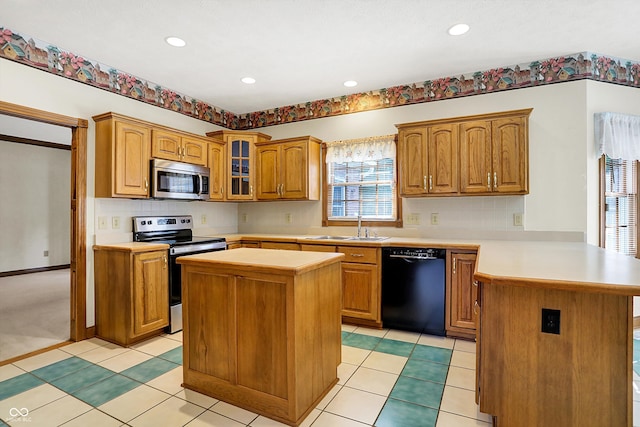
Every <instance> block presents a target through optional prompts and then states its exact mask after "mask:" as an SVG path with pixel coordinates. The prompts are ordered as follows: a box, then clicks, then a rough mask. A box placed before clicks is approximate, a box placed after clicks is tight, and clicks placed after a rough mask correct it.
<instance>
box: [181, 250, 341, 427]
mask: <svg viewBox="0 0 640 427" xmlns="http://www.w3.org/2000/svg"><path fill="white" fill-rule="evenodd" d="M341 258H342V255H339V254H318V253H316V254H311V253H302V252H299V251H295V252H294V251H290V252H289V253H288V254H287V256H286V258H284V257H283V256H282V254H281V252H280V251H269V250H262V249H258V250H256V249H236V250H234V251H219V252H212V253H209V254H201V255H196V256H192V257H183V258H180V259H179V260H178V262H179V263H181V264H182V274H183V276H182V277H183V289H182V290H183V310H184V311H183V316H184V331H183V336H184V340H183V341H184V345H183V356H184V357H183V367H184V370H183V371H184V372H183V379H184V387H186V388H189V389H193V390H196V391H198V392H201V393H204V394H207V395H209V396H212V397H215V398H217V399H220V400H224V401H226V402H229V403H231V404H233V405H236V406H240V407H242V408H245V409H248V410H251V411H252V412H256V413H259V414H262V415H265V416H267V417H269V418H272V419H275V420H278V421H281V422H284V423H286V424H289V425H300V423H301V422H302V421H303V419H304V418H305V417H306V416H307V415H308V414H309V413H310V412H311V411H312V410H313V408H315V407H316V406H317V405H318V403H319V402H320V400H321V399H322V398H323V397H324V396H325V395H326V394H327V392H329V390H330V389H331V388H332V387H333V386H334V385H335V384H336V383H337V381H338V378H337V367H338V365H339V364H340V362H341V339H340V285H339V280H340V259H341Z"/></svg>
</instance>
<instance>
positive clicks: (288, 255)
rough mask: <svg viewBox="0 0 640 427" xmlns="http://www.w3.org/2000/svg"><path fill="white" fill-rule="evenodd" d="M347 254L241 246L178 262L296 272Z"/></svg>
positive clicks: (252, 269)
mask: <svg viewBox="0 0 640 427" xmlns="http://www.w3.org/2000/svg"><path fill="white" fill-rule="evenodd" d="M342 258H344V254H338V253H327V252H302V251H282V250H276V249H256V248H239V249H232V250H229V251H217V252H206V253H202V254H196V255H187V256H183V257H179V258H178V260H177V262H178V263H179V264H189V265H202V266H206V267H211V266H222V267H231V268H236V267H243V268H247V269H251V271H254V272H264V273H279V274H290V275H296V274H301V273H304V272H307V271H310V270H314V269H316V268H319V267H323V266H325V265H328V264H332V263H334V262H336V261H340V260H341V259H342Z"/></svg>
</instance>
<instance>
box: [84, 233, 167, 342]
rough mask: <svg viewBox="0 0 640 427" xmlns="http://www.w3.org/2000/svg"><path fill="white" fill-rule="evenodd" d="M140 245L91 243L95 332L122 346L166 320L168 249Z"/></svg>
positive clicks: (158, 330)
mask: <svg viewBox="0 0 640 427" xmlns="http://www.w3.org/2000/svg"><path fill="white" fill-rule="evenodd" d="M163 246H166V245H163ZM141 248H143V246H137V245H135V244H131V245H129V247H127V246H125V245H122V246H95V247H94V260H95V292H96V297H95V298H96V335H97V336H98V337H100V338H102V339H105V340H107V341H110V342H113V343H116V344H119V345H122V346H129V345H130V344H133V343H135V342H137V341H141V340H143V339H146V338H148V337H150V336H153V335H156V334H159V333H161V332H162V330H163V328H164V327H165V326H167V325H168V324H169V285H168V279H169V274H168V271H167V268H168V265H167V262H168V259H167V249H162V250H158V249H157V248H156V249H151V250H149V249H146V250H145V249H141Z"/></svg>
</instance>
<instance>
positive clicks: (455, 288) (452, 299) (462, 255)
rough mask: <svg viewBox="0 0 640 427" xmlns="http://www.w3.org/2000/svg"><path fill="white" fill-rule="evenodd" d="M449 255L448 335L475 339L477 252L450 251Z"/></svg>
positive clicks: (446, 327) (446, 326)
mask: <svg viewBox="0 0 640 427" xmlns="http://www.w3.org/2000/svg"><path fill="white" fill-rule="evenodd" d="M448 255H449V256H448V258H449V259H448V261H449V265H450V270H449V280H448V281H447V292H446V294H447V303H446V304H447V307H446V323H445V329H446V331H447V336H453V337H460V338H468V339H475V334H476V319H477V314H476V313H477V309H476V300H477V297H478V287H477V286H476V285H475V282H474V280H473V272H474V270H475V266H476V254H475V252H473V253H470V252H454V251H450V252H449V254H448Z"/></svg>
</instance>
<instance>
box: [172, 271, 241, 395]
mask: <svg viewBox="0 0 640 427" xmlns="http://www.w3.org/2000/svg"><path fill="white" fill-rule="evenodd" d="M190 280H191V283H190V284H189V289H188V291H187V290H185V294H184V295H183V299H184V298H185V296H186V295H199V296H200V297H199V298H198V299H195V298H190V299H189V303H190V305H191V307H192V309H191V310H189V311H188V312H187V311H184V310H183V315H185V316H187V319H186V322H187V323H188V324H189V326H190V337H191V339H187V338H186V337H185V339H184V346H185V350H184V354H185V361H187V359H186V358H187V357H188V361H187V362H188V364H189V367H190V369H191V370H193V371H195V372H200V373H202V374H204V375H208V376H211V377H215V378H217V379H218V380H221V381H224V382H227V383H229V382H231V381H232V377H231V372H233V371H234V370H235V367H234V366H233V364H232V363H231V361H232V359H231V357H230V355H231V354H232V352H233V347H234V341H235V331H232V330H231V326H232V325H231V320H233V313H234V307H233V305H232V301H233V290H234V281H235V277H233V276H228V275H220V274H209V273H199V272H194V273H191V275H190ZM186 292H188V294H187V293H186ZM209 301H218V302H219V304H220V306H222V307H225V309H224V310H208V309H207V306H208V304H209ZM187 347H188V348H187ZM214 351H215V352H216V354H218V356H219V357H216V358H213V357H207V356H208V355H210V354H212V353H213V352H214Z"/></svg>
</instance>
